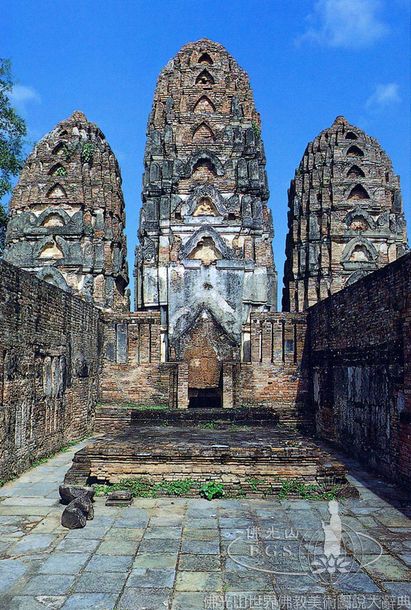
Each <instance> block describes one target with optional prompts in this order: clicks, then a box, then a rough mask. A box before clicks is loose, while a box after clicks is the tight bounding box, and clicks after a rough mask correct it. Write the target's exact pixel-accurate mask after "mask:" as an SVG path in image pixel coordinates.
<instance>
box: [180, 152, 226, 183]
mask: <svg viewBox="0 0 411 610" xmlns="http://www.w3.org/2000/svg"><path fill="white" fill-rule="evenodd" d="M199 167H207V168H209V170H210V171H211V172H212V173H213V174H214V175H215V176H223V175H224V167H223V164H222V163H221V161H220V159H219V158H218V157H217V155H216V154H214V153H213V152H211V151H209V150H201V151H197V152H195V153H193V154H192V155H191V156H190V158H189V160H188V172H187V174H188V175H187V176H186V177H187V178H190V177H191V176H192V175H193V174H194V172H195V170H196V169H198V168H199Z"/></svg>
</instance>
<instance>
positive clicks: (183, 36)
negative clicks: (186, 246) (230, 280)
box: [0, 0, 411, 286]
mask: <svg viewBox="0 0 411 610" xmlns="http://www.w3.org/2000/svg"><path fill="white" fill-rule="evenodd" d="M0 10H1V14H2V19H1V23H0V40H1V41H2V47H1V51H0V53H1V56H3V57H9V58H11V60H12V62H13V72H14V76H15V79H16V81H17V86H16V88H15V90H14V94H13V100H14V103H15V105H16V106H17V108H18V109H19V110H20V112H21V114H22V115H23V116H24V118H25V119H26V121H27V124H28V129H29V138H30V140H31V143H34V142H35V141H36V140H38V139H39V138H40V137H42V136H43V135H44V134H45V133H46V132H48V131H49V130H50V129H52V128H53V127H54V125H55V124H56V123H57V122H59V121H60V120H62V119H63V118H65V117H67V116H68V115H70V114H71V113H72V112H73V111H74V110H77V109H78V110H82V111H83V112H84V113H85V114H86V115H87V117H88V118H89V119H90V120H91V121H93V122H96V123H98V125H99V126H100V128H101V129H102V131H103V132H104V133H105V135H106V137H107V139H108V141H109V142H110V145H111V147H112V148H113V150H114V152H115V154H116V155H117V158H118V160H119V163H120V166H121V170H122V175H123V190H124V197H125V201H126V211H127V239H128V251H129V270H130V273H132V269H133V257H134V247H135V244H136V233H137V219H138V210H139V207H140V190H141V176H142V169H143V150H144V143H145V130H146V124H147V118H148V114H149V111H150V108H151V103H152V96H153V92H154V87H155V83H156V79H157V76H158V73H159V71H160V70H161V68H162V67H163V66H164V65H165V64H166V63H167V61H168V60H169V59H170V58H171V57H172V56H173V55H174V54H175V53H176V52H177V51H178V49H179V48H180V47H181V46H182V45H183V44H186V43H187V42H190V41H193V40H197V39H199V38H202V37H208V38H211V39H212V40H215V41H217V42H220V43H221V44H223V45H224V46H225V47H226V48H227V49H228V51H229V52H230V53H231V54H232V55H233V56H234V57H235V58H236V59H237V61H238V62H239V64H240V65H241V66H242V67H243V68H244V69H245V70H246V71H247V72H248V74H249V76H250V79H251V84H252V87H253V90H254V96H255V100H256V105H257V109H258V110H259V112H260V113H261V118H262V136H263V139H264V143H265V148H266V155H267V171H268V178H269V183H270V190H271V199H270V205H271V209H272V212H273V218H274V226H275V232H276V236H275V240H274V254H275V260H276V265H277V268H278V271H279V279H280V283H279V285H280V286H281V281H282V273H283V264H284V245H285V234H286V228H287V227H286V222H287V188H288V185H289V182H290V179H291V178H292V177H293V174H294V170H295V168H296V166H297V165H298V163H299V161H300V159H301V157H302V155H303V152H304V149H305V146H306V144H307V143H308V142H309V141H310V140H312V139H313V138H314V137H315V136H316V135H317V134H318V133H319V132H320V131H321V130H322V129H324V128H326V127H328V126H329V125H330V124H331V123H332V122H333V120H334V118H335V117H336V116H337V115H339V114H343V115H345V116H346V117H347V119H348V120H349V121H350V122H352V123H354V124H356V125H358V126H359V127H361V128H362V129H364V130H365V131H367V132H368V133H369V134H370V135H372V136H374V137H376V138H377V139H378V140H379V141H380V143H381V144H382V146H383V147H384V148H385V150H386V151H387V152H388V154H389V155H390V156H391V158H392V160H393V163H394V168H395V170H396V172H397V173H398V174H400V176H401V181H402V190H403V197H404V204H405V210H406V215H407V219H408V222H409V223H410V222H411V205H410V171H409V170H410V156H411V155H410V137H409V136H410V116H409V114H410V113H409V108H410V69H409V62H410V49H409V42H408V39H409V1H408V0H224V2H223V1H217V0H207V2H196V1H195V0H168V1H164V0H150V2H148V1H143V0H134V1H131V0H123V1H119V0H117V1H114V0H98V1H96V0H88V1H87V0H82V1H80V0H71V1H70V2H68V1H66V2H62V1H60V0H57V1H56V0H53V1H49V0H13V2H10V1H9V0H1V3H0Z"/></svg>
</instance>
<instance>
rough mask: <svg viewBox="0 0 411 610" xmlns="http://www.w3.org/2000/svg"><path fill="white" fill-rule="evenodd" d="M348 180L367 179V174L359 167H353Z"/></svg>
mask: <svg viewBox="0 0 411 610" xmlns="http://www.w3.org/2000/svg"><path fill="white" fill-rule="evenodd" d="M347 178H365V173H364V171H363V170H362V169H361V168H360V167H358V165H352V166H351V167H350V169H349V170H348V172H347Z"/></svg>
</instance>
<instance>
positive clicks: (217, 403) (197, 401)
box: [188, 387, 222, 409]
mask: <svg viewBox="0 0 411 610" xmlns="http://www.w3.org/2000/svg"><path fill="white" fill-rule="evenodd" d="M221 407H222V389H221V388H190V387H189V388H188V408H189V409H220V408H221Z"/></svg>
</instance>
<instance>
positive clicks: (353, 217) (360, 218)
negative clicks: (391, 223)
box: [343, 207, 376, 232]
mask: <svg viewBox="0 0 411 610" xmlns="http://www.w3.org/2000/svg"><path fill="white" fill-rule="evenodd" d="M343 222H344V224H345V225H346V226H347V228H348V229H351V230H352V231H359V232H361V231H368V230H369V229H373V230H374V229H375V228H376V222H375V220H374V218H373V217H372V216H371V214H369V213H368V212H367V210H364V209H363V208H360V207H356V208H354V209H353V210H351V211H350V212H348V214H347V215H346V216H345V218H344V221H343ZM356 223H357V225H356Z"/></svg>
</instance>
